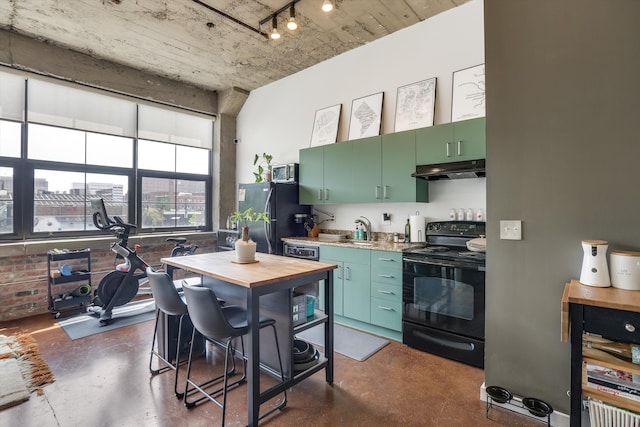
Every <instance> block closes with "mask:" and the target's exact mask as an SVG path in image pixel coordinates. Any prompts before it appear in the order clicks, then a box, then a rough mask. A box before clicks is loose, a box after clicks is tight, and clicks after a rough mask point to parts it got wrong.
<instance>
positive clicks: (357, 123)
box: [349, 92, 384, 140]
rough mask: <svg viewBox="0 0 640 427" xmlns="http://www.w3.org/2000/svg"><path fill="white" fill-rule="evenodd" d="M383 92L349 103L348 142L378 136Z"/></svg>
mask: <svg viewBox="0 0 640 427" xmlns="http://www.w3.org/2000/svg"><path fill="white" fill-rule="evenodd" d="M383 98H384V92H378V93H374V94H373V95H367V96H364V97H362V98H357V99H354V100H353V101H352V102H351V119H350V120H349V140H352V139H359V138H366V137H369V136H377V135H380V126H381V124H382V100H383Z"/></svg>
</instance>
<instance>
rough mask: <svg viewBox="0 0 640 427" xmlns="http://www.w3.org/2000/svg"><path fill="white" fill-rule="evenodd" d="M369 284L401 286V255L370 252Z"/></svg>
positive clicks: (388, 252)
mask: <svg viewBox="0 0 640 427" xmlns="http://www.w3.org/2000/svg"><path fill="white" fill-rule="evenodd" d="M371 282H372V283H374V282H379V283H386V284H391V285H397V286H400V285H402V253H401V252H390V251H371ZM371 295H372V296H375V295H374V294H373V293H372V294H371ZM378 296H380V295H378Z"/></svg>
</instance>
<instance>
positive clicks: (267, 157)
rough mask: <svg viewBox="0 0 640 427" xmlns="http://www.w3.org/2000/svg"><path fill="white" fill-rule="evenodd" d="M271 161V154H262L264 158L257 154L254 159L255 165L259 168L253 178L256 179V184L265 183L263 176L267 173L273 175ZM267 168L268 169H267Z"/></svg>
mask: <svg viewBox="0 0 640 427" xmlns="http://www.w3.org/2000/svg"><path fill="white" fill-rule="evenodd" d="M271 160H273V156H272V155H271V154H267V153H262V156H261V155H259V154H256V155H255V157H254V158H253V165H254V166H257V167H258V171H257V172H254V173H253V176H255V177H256V182H262V181H264V178H263V174H264V172H265V171H266V172H267V173H268V174H269V175H271V169H272V167H273V166H271ZM265 168H266V169H265Z"/></svg>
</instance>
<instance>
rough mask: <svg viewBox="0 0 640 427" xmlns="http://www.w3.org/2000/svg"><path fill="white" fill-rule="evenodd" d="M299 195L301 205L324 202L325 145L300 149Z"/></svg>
mask: <svg viewBox="0 0 640 427" xmlns="http://www.w3.org/2000/svg"><path fill="white" fill-rule="evenodd" d="M299 168H300V171H299V186H298V195H299V199H300V204H301V205H313V204H318V203H322V200H323V199H324V197H323V194H322V191H323V190H324V147H322V146H320V147H313V148H305V149H303V150H300V166H299Z"/></svg>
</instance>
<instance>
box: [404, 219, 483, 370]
mask: <svg viewBox="0 0 640 427" xmlns="http://www.w3.org/2000/svg"><path fill="white" fill-rule="evenodd" d="M484 235H486V233H485V223H484V222H475V221H443V222H432V223H429V224H428V225H427V242H426V245H425V246H424V247H417V248H411V249H407V250H405V251H403V254H402V302H403V308H402V341H403V343H405V344H407V345H409V346H411V347H414V348H417V349H420V350H423V351H427V352H430V353H434V354H437V355H440V356H444V357H448V358H450V359H453V360H457V361H460V362H464V363H467V364H470V365H473V366H477V367H483V366H484V308H485V304H484V303H485V254H484V252H471V251H469V250H468V249H467V242H468V241H469V240H472V239H475V238H478V237H480V236H484Z"/></svg>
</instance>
